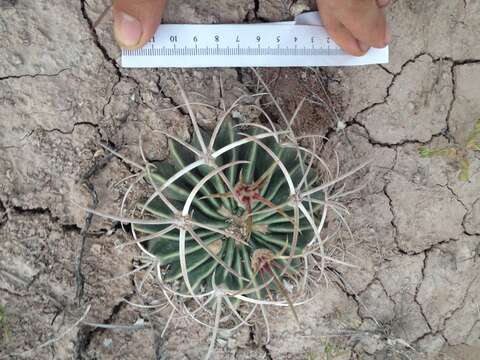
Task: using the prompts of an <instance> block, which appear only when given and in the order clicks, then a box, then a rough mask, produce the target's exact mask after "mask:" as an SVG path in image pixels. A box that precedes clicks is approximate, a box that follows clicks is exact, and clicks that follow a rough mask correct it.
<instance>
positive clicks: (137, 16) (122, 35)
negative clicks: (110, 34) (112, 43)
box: [113, 0, 166, 49]
mask: <svg viewBox="0 0 480 360" xmlns="http://www.w3.org/2000/svg"><path fill="white" fill-rule="evenodd" d="M165 4H166V0H115V1H114V3H113V18H114V25H113V29H114V35H115V38H116V40H117V42H118V44H119V45H120V46H121V47H123V48H126V49H136V48H139V47H142V46H143V45H145V43H147V42H148V41H149V40H150V39H151V38H152V36H153V35H154V34H155V31H156V30H157V28H158V25H160V22H161V20H162V15H163V10H164V9H165Z"/></svg>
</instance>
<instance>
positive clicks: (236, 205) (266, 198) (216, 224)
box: [133, 121, 323, 298]
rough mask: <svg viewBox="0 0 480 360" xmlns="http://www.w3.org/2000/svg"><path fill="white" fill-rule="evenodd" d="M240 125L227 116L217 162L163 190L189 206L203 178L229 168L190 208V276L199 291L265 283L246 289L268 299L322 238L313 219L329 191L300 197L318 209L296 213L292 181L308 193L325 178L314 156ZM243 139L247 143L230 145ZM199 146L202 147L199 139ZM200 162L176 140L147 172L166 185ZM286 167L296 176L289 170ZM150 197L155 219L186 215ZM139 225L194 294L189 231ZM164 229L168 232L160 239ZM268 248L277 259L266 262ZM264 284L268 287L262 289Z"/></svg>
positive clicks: (166, 266) (169, 279)
mask: <svg viewBox="0 0 480 360" xmlns="http://www.w3.org/2000/svg"><path fill="white" fill-rule="evenodd" d="M238 129H239V128H238V127H236V126H234V123H233V121H225V122H224V123H223V125H222V126H221V128H219V132H218V134H216V137H215V141H214V143H213V146H212V151H213V153H214V154H218V153H221V155H219V156H217V157H216V158H215V164H214V165H213V166H209V165H205V164H203V165H200V166H197V167H195V168H194V169H192V170H191V171H189V172H186V173H185V174H184V175H183V176H181V177H180V178H179V179H177V180H176V181H175V182H173V183H172V184H170V185H168V186H166V188H165V190H164V191H163V192H162V193H163V194H164V196H165V197H166V198H167V199H168V201H169V202H170V203H171V205H173V206H174V207H175V208H176V209H178V211H180V212H181V211H182V209H183V208H184V207H185V203H186V202H187V199H188V197H189V195H190V194H191V192H192V190H193V189H194V188H195V187H196V186H197V184H199V183H200V182H201V181H202V179H204V178H205V177H206V176H208V174H212V171H214V170H215V168H217V169H218V168H221V167H224V170H223V171H222V173H220V172H217V173H216V174H215V175H214V176H211V175H210V178H209V180H208V181H206V182H205V184H204V185H203V186H201V187H200V188H199V189H198V192H197V193H196V194H195V196H194V197H193V200H192V202H191V206H190V207H189V211H188V214H189V217H190V220H191V221H192V223H194V224H193V225H192V227H191V229H190V230H188V229H187V231H185V239H184V249H185V252H184V253H185V264H186V270H187V274H188V281H189V283H190V286H191V289H193V291H194V292H195V293H201V292H205V291H208V290H209V289H212V288H213V287H221V288H223V289H228V290H231V291H242V290H245V289H247V290H248V288H255V286H257V285H260V286H257V289H256V290H255V291H245V293H244V294H245V296H248V297H250V298H265V297H267V296H269V294H270V295H271V294H272V293H275V292H276V291H278V290H280V289H279V288H278V287H279V286H280V285H279V281H273V280H275V279H273V277H278V279H280V278H283V279H284V278H286V277H289V278H294V277H295V276H297V274H298V272H299V267H300V266H301V260H300V259H301V257H297V256H292V255H301V254H302V253H303V252H304V251H305V248H306V247H307V245H308V244H309V243H311V242H312V240H313V239H315V234H314V230H313V227H312V224H311V219H313V220H314V221H315V222H316V221H317V215H318V214H319V211H320V210H321V208H322V205H321V204H320V203H321V200H322V198H323V195H322V196H320V195H319V194H318V193H313V194H311V196H312V197H314V198H316V199H317V200H320V201H317V202H315V203H312V202H310V201H309V202H307V201H304V200H303V199H302V200H298V201H299V202H301V203H302V204H303V205H304V206H305V208H307V209H308V210H309V212H310V213H311V214H312V217H311V219H310V220H309V219H307V218H306V217H305V215H304V213H302V212H299V211H297V212H296V213H297V216H295V211H294V210H295V209H294V207H293V206H292V194H291V185H293V186H294V187H295V188H300V189H301V191H302V192H304V191H306V190H308V189H311V188H312V187H313V185H314V184H315V183H317V182H318V180H319V178H318V174H317V173H316V171H313V170H311V169H307V163H306V160H307V155H306V154H303V153H301V152H299V151H297V149H295V148H292V147H286V146H283V145H281V144H280V143H278V142H277V140H276V137H275V136H265V137H263V138H261V137H259V136H258V134H260V133H261V131H259V130H258V129H256V128H252V127H249V128H247V129H243V132H241V131H239V130H238ZM211 136H212V134H211V133H204V132H202V138H203V139H204V141H205V142H208V141H210V138H211ZM240 139H247V141H245V143H244V144H242V145H240V146H235V147H232V148H228V151H224V150H226V149H227V148H226V147H228V146H229V145H230V144H234V143H235V142H237V141H239V140H240ZM192 146H193V147H195V148H196V149H198V150H199V152H200V151H201V144H199V139H198V138H197V137H195V138H194V139H193V141H192ZM222 149H223V150H222ZM269 152H271V153H269ZM272 154H274V156H275V157H277V158H278V159H277V160H280V161H281V164H282V166H280V163H279V162H278V161H276V160H275V159H274V158H273V157H272ZM198 160H199V159H198V156H197V155H196V154H195V153H194V152H193V151H191V149H188V148H185V147H184V146H183V145H181V144H179V143H178V142H176V141H174V140H172V141H170V158H169V159H168V160H167V161H164V162H162V163H159V164H156V167H155V168H154V169H152V171H151V172H150V173H149V174H148V175H147V176H146V178H147V181H148V182H149V183H151V184H152V185H154V187H155V188H156V189H158V188H160V187H162V185H164V184H165V182H166V181H167V180H168V179H169V178H171V177H172V176H175V174H177V173H178V172H179V171H181V170H182V169H184V168H186V167H187V166H189V165H190V166H191V164H194V163H195V161H198ZM285 170H286V171H288V174H289V176H285V173H284V172H285ZM305 174H306V175H305ZM300 184H301V185H300ZM150 200H151V201H149V202H147V203H146V204H144V210H146V212H148V213H149V215H150V216H149V217H153V218H162V219H171V218H172V217H175V216H178V213H177V214H176V211H175V209H172V207H171V206H168V204H166V203H165V201H162V200H161V198H160V197H158V196H157V197H154V198H153V197H152V198H151V199H150ZM195 223H196V224H201V225H202V226H197V225H195ZM133 228H134V230H135V232H136V233H138V234H141V235H142V236H151V237H152V238H151V239H150V240H149V241H148V244H145V243H143V246H144V249H145V250H146V251H148V253H150V254H151V255H153V256H155V257H156V258H157V259H158V261H159V263H160V264H161V266H162V269H163V280H164V282H166V283H173V282H175V281H177V280H179V283H180V284H183V286H180V291H181V292H183V293H185V294H187V293H188V291H187V289H186V288H185V286H184V279H183V276H182V265H181V259H180V257H181V255H180V254H181V251H180V247H181V236H180V235H181V230H180V229H179V228H174V229H171V230H170V231H168V232H166V233H165V230H166V229H167V230H168V225H138V224H135V225H133ZM162 232H163V233H162ZM158 233H162V234H161V235H159V236H158V237H155V234H158ZM292 246H293V248H292ZM262 251H263V252H266V253H267V254H270V255H271V257H272V259H274V260H273V261H272V262H269V263H268V264H266V263H265V262H264V263H261V262H262V261H263V260H262V259H261V258H259V256H258V254H260V253H262ZM267 257H268V256H267ZM219 259H220V260H221V262H220V261H219ZM265 270H267V271H265ZM182 279H183V280H182ZM261 284H268V285H267V286H265V287H262V286H261Z"/></svg>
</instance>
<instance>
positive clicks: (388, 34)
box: [385, 26, 392, 46]
mask: <svg viewBox="0 0 480 360" xmlns="http://www.w3.org/2000/svg"><path fill="white" fill-rule="evenodd" d="M390 41H392V33H391V32H390V27H388V26H387V29H386V30H385V46H387V45H388V44H390Z"/></svg>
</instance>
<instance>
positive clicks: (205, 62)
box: [122, 12, 388, 68]
mask: <svg viewBox="0 0 480 360" xmlns="http://www.w3.org/2000/svg"><path fill="white" fill-rule="evenodd" d="M384 63H388V47H387V48H384V49H373V48H372V49H370V50H369V51H368V53H367V54H366V55H364V56H361V57H356V56H351V55H348V54H346V53H345V52H344V51H343V50H341V49H340V48H339V46H338V45H337V44H335V42H333V40H332V39H331V38H330V37H329V36H328V34H327V32H326V30H325V28H324V27H323V26H322V25H321V21H320V16H319V14H318V13H317V12H310V13H305V14H302V15H299V16H297V18H296V19H295V21H287V22H277V23H261V24H215V25H211V24H208V25H186V24H181V25H178V24H175V25H172V24H163V25H161V26H160V27H159V28H158V30H157V32H156V34H155V36H154V37H153V39H152V40H151V41H150V42H149V43H148V44H146V45H145V46H144V47H143V48H142V49H138V50H125V49H124V50H122V66H123V67H128V68H146V67H179V68H190V67H249V66H253V67H266V66H272V67H277V66H279V67H280V66H281V67H288V66H353V65H367V64H384Z"/></svg>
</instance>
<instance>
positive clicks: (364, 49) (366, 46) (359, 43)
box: [358, 41, 370, 53]
mask: <svg viewBox="0 0 480 360" xmlns="http://www.w3.org/2000/svg"><path fill="white" fill-rule="evenodd" d="M358 46H359V47H360V50H362V52H364V53H366V52H367V51H368V50H369V49H370V46H368V45H367V44H365V43H364V42H361V41H359V42H358Z"/></svg>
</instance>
